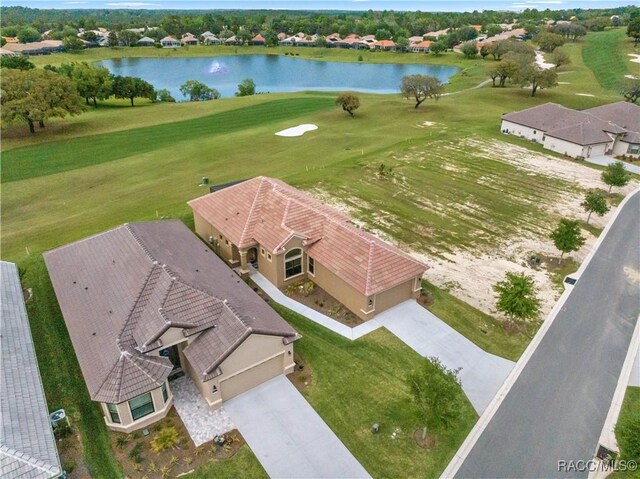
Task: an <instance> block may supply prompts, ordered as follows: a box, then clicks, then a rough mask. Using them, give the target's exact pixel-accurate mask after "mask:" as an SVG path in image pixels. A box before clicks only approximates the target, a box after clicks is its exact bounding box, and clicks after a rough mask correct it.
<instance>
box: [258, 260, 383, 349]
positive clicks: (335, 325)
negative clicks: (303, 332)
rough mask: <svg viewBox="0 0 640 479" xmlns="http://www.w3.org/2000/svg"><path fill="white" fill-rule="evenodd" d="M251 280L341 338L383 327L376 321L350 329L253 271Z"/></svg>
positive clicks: (278, 301)
mask: <svg viewBox="0 0 640 479" xmlns="http://www.w3.org/2000/svg"><path fill="white" fill-rule="evenodd" d="M251 279H252V280H253V281H254V283H256V284H257V285H258V286H259V287H260V289H262V291H264V292H265V293H266V294H268V295H269V297H270V298H271V299H273V300H274V301H275V302H276V303H279V304H281V305H282V306H285V307H287V308H289V309H290V310H292V311H295V312H296V313H298V314H301V315H302V316H304V317H306V318H308V319H310V320H311V321H313V322H314V323H318V324H320V325H321V326H324V327H325V328H328V329H330V330H331V331H333V332H334V333H338V334H339V335H340V336H344V337H345V338H348V339H358V338H360V337H362V336H364V335H365V334H368V333H370V332H371V331H375V330H376V329H378V328H380V327H382V325H381V324H380V323H378V322H376V320H375V319H374V320H371V321H367V322H366V323H363V324H361V325H359V326H356V327H355V328H350V327H349V326H347V325H346V324H342V323H341V322H340V321H336V320H335V319H333V318H330V317H329V316H326V315H324V314H322V313H320V312H318V311H316V310H315V309H312V308H310V307H308V306H305V305H304V304H302V303H299V302H298V301H295V300H293V299H291V298H290V297H289V296H287V295H286V294H284V293H283V292H282V291H280V290H279V289H278V288H277V287H276V286H275V285H274V284H273V283H272V282H271V281H269V280H268V279H267V278H265V277H264V276H263V275H262V274H260V273H258V272H257V271H253V272H252V273H251Z"/></svg>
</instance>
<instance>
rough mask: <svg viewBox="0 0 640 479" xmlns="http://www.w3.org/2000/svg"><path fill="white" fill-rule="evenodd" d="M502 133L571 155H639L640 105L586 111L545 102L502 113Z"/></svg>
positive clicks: (605, 107)
mask: <svg viewBox="0 0 640 479" xmlns="http://www.w3.org/2000/svg"><path fill="white" fill-rule="evenodd" d="M501 130H502V132H503V133H507V134H510V135H517V136H520V137H521V138H526V139H528V140H531V141H535V142H537V143H541V144H542V145H543V146H544V147H545V148H547V149H549V150H552V151H555V152H557V153H561V154H563V155H567V156H571V157H573V158H589V157H592V156H602V155H631V156H636V157H638V156H640V107H639V106H637V105H634V104H632V103H628V102H624V101H622V102H618V103H612V104H609V105H604V106H601V107H596V108H591V109H588V110H582V111H578V110H572V109H570V108H566V107H564V106H562V105H558V104H555V103H545V104H543V105H539V106H536V107H533V108H528V109H526V110H522V111H518V112H513V113H508V114H505V115H503V116H502V126H501Z"/></svg>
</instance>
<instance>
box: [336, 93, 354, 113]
mask: <svg viewBox="0 0 640 479" xmlns="http://www.w3.org/2000/svg"><path fill="white" fill-rule="evenodd" d="M336 105H338V106H341V107H342V109H343V110H344V111H346V112H347V113H349V115H350V116H351V117H352V118H353V112H354V111H355V110H357V109H358V108H360V98H358V96H357V95H354V94H353V93H341V94H340V95H338V98H336Z"/></svg>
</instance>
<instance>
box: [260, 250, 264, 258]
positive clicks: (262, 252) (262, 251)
mask: <svg viewBox="0 0 640 479" xmlns="http://www.w3.org/2000/svg"><path fill="white" fill-rule="evenodd" d="M260 254H261V255H262V256H264V248H260Z"/></svg>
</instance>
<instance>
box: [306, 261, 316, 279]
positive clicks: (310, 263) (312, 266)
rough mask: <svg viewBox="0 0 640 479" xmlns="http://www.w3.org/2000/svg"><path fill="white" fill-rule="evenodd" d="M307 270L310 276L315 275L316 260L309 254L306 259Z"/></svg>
mask: <svg viewBox="0 0 640 479" xmlns="http://www.w3.org/2000/svg"><path fill="white" fill-rule="evenodd" d="M307 271H308V272H309V274H310V275H312V276H315V275H316V262H315V261H314V260H313V258H312V257H311V256H309V258H308V261H307Z"/></svg>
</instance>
